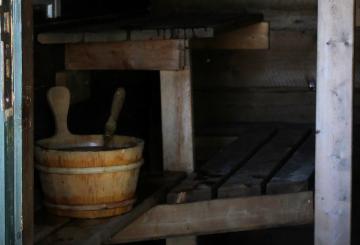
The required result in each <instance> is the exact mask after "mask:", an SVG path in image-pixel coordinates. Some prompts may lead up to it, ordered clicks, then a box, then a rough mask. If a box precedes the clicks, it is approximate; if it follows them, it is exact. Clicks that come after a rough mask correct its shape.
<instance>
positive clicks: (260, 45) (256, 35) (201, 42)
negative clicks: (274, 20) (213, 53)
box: [190, 22, 269, 50]
mask: <svg viewBox="0 0 360 245" xmlns="http://www.w3.org/2000/svg"><path fill="white" fill-rule="evenodd" d="M190 47H191V48H192V49H223V50H236V49H268V48H269V23H267V22H262V23H258V24H253V25H249V26H246V27H243V28H240V29H238V30H234V31H231V32H226V33H222V34H218V35H216V36H215V37H214V38H206V39H193V40H192V41H191V42H190Z"/></svg>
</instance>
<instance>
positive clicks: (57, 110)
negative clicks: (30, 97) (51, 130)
mask: <svg viewBox="0 0 360 245" xmlns="http://www.w3.org/2000/svg"><path fill="white" fill-rule="evenodd" d="M47 99H48V102H49V105H50V108H51V111H52V112H53V115H54V120H55V135H54V136H52V137H51V140H52V141H54V142H61V141H63V140H65V139H69V138H72V137H74V135H72V134H71V133H70V131H69V129H68V125H67V120H68V113H69V107H70V92H69V90H68V89H67V88H66V87H61V86H58V87H52V88H50V89H49V91H48V93H47Z"/></svg>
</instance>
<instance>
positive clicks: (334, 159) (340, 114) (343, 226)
mask: <svg viewBox="0 0 360 245" xmlns="http://www.w3.org/2000/svg"><path fill="white" fill-rule="evenodd" d="M318 8H319V17H318V18H319V23H318V26H319V28H318V29H319V30H318V64H317V85H318V86H317V120H316V132H317V138H316V171H315V244H316V245H349V244H351V197H352V116H353V106H352V105H353V80H354V30H355V29H354V28H355V26H354V24H355V21H354V20H355V18H354V14H355V1H354V0H344V1H327V0H320V1H319V7H318Z"/></svg>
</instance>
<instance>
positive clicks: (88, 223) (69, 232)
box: [38, 173, 184, 245]
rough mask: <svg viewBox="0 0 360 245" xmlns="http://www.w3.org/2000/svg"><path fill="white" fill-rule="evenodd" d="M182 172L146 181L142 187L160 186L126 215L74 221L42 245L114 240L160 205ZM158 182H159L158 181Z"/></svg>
mask: <svg viewBox="0 0 360 245" xmlns="http://www.w3.org/2000/svg"><path fill="white" fill-rule="evenodd" d="M183 178H184V174H182V173H168V174H167V175H165V176H163V177H161V176H158V177H155V179H154V180H149V181H147V182H145V183H143V184H142V187H141V186H140V188H139V189H140V190H141V189H145V188H147V187H149V186H153V185H155V186H157V187H158V188H159V189H158V190H157V191H156V192H155V193H152V194H151V195H150V196H148V197H147V198H145V199H144V200H143V201H141V202H140V203H139V204H138V205H136V206H135V207H134V209H133V210H132V211H131V212H129V213H127V214H125V215H122V216H118V217H113V218H107V219H94V220H76V219H75V220H73V221H71V222H70V223H69V224H68V225H66V226H64V227H63V228H62V229H60V230H58V231H56V232H55V233H53V234H51V235H50V236H48V237H47V238H45V239H43V240H42V241H40V242H39V243H38V244H40V245H42V244H43V245H47V244H53V245H65V244H66V245H101V244H102V243H103V242H104V241H107V240H108V239H110V238H111V237H112V236H113V235H114V234H116V233H117V232H119V231H120V230H122V229H123V228H124V227H126V226H127V225H129V224H130V223H131V222H133V221H134V220H135V219H137V218H138V217H140V216H141V215H142V214H144V213H145V212H146V211H148V210H149V209H151V208H152V207H154V206H156V205H157V204H159V203H160V202H161V200H163V199H164V197H165V195H166V193H167V192H168V191H169V189H171V188H172V187H174V185H176V184H177V183H178V182H179V181H180V180H181V179H183ZM154 181H155V182H154Z"/></svg>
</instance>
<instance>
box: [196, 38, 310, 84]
mask: <svg viewBox="0 0 360 245" xmlns="http://www.w3.org/2000/svg"><path fill="white" fill-rule="evenodd" d="M270 45H271V44H270ZM192 55H193V59H192V67H193V70H194V72H193V79H194V87H195V88H196V89H207V88H223V87H228V88H246V87H270V88H273V87H295V88H297V87H300V88H304V87H305V88H306V87H308V81H307V77H309V78H313V77H314V74H315V64H316V52H315V51H311V50H309V51H303V50H299V51H298V50H296V49H294V50H292V51H288V50H281V51H280V50H271V49H270V50H269V51H262V50H241V51H240V50H238V51H232V52H229V51H228V52H226V51H212V52H204V51H200V50H196V51H193V52H192ZM204 71H206V72H204Z"/></svg>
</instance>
